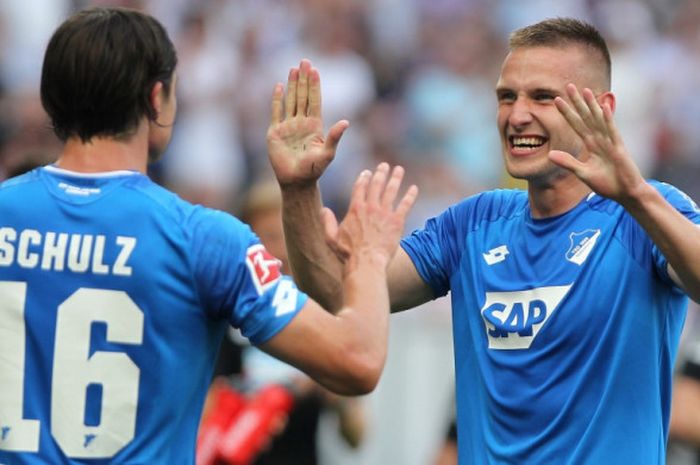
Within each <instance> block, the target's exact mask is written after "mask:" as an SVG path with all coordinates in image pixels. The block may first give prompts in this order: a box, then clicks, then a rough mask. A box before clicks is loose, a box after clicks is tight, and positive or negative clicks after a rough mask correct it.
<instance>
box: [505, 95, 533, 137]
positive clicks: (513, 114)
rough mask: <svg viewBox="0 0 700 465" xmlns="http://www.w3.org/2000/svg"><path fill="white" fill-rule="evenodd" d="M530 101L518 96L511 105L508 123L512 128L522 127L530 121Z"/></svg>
mask: <svg viewBox="0 0 700 465" xmlns="http://www.w3.org/2000/svg"><path fill="white" fill-rule="evenodd" d="M532 119H533V117H532V112H531V111H530V103H529V102H528V101H527V99H525V98H523V97H518V98H517V99H515V102H513V105H512V106H511V110H510V115H508V123H509V124H510V125H511V126H512V127H514V128H516V129H517V128H522V127H524V126H527V125H528V124H530V123H531V122H532Z"/></svg>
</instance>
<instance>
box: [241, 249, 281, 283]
mask: <svg viewBox="0 0 700 465" xmlns="http://www.w3.org/2000/svg"><path fill="white" fill-rule="evenodd" d="M245 262H246V265H247V266H248V270H249V271H250V276H251V277H252V278H253V283H254V284H255V288H256V289H257V290H258V294H262V293H263V292H264V291H265V289H267V288H269V287H270V286H272V285H273V284H274V283H275V282H277V280H278V279H279V278H280V276H282V273H281V271H280V267H281V265H282V262H281V261H280V260H278V259H277V258H275V257H273V256H272V255H271V254H270V252H268V251H267V249H266V248H265V246H264V245H262V244H255V245H251V246H250V247H248V250H247V251H246V260H245Z"/></svg>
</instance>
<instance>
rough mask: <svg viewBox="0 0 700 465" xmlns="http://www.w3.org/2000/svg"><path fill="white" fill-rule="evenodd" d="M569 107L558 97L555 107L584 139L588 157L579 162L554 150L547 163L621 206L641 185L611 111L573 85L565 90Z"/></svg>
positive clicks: (641, 181)
mask: <svg viewBox="0 0 700 465" xmlns="http://www.w3.org/2000/svg"><path fill="white" fill-rule="evenodd" d="M567 94H568V96H569V98H570V100H571V103H572V104H571V105H570V104H568V103H567V102H566V101H565V100H564V99H562V98H561V97H557V98H556V100H555V104H556V106H557V109H558V110H559V111H560V112H561V114H562V115H563V116H564V118H565V119H566V121H567V122H568V123H569V125H571V127H572V128H573V129H574V130H575V131H576V132H577V133H578V135H579V136H580V137H581V138H582V139H583V142H584V144H585V146H586V150H587V151H588V153H589V156H588V157H587V159H586V160H579V159H576V158H575V157H573V156H572V155H571V154H569V153H566V152H562V151H558V150H553V151H552V152H550V155H549V157H550V159H551V160H552V161H553V162H555V163H556V164H558V165H560V166H562V167H564V168H566V169H569V170H571V171H572V172H574V174H576V176H578V177H579V178H580V179H581V180H582V181H583V182H585V183H586V184H587V185H588V186H589V187H590V188H591V189H592V190H593V191H594V192H596V193H598V194H600V195H602V196H604V197H607V198H610V199H613V200H616V201H618V202H620V203H624V201H625V200H626V199H627V198H629V197H630V196H631V195H632V194H633V193H634V192H635V191H636V189H638V188H639V186H640V185H642V184H643V183H644V178H643V177H642V175H641V173H640V171H639V169H638V168H637V165H636V164H635V163H634V161H633V160H632V158H631V157H630V155H629V153H628V152H627V150H626V149H625V146H624V143H623V141H622V137H621V136H620V133H619V132H618V130H617V127H616V126H615V123H614V121H613V115H612V108H611V107H610V105H608V104H606V105H603V106H601V105H600V104H599V103H598V101H597V100H596V96H595V95H594V94H593V92H592V91H591V90H590V89H584V90H583V93H582V94H581V93H579V91H578V89H577V88H576V86H575V85H573V84H569V85H568V86H567Z"/></svg>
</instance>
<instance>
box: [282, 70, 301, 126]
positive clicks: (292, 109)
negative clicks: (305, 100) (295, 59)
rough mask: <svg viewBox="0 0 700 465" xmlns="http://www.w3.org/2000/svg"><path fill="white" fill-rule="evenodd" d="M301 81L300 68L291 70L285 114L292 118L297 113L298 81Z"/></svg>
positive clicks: (288, 79)
mask: <svg viewBox="0 0 700 465" xmlns="http://www.w3.org/2000/svg"><path fill="white" fill-rule="evenodd" d="M298 81H299V69H298V68H292V69H290V70H289V76H288V77H287V97H286V98H285V100H284V114H285V116H286V117H287V118H291V117H292V116H294V115H296V113H297V82H298Z"/></svg>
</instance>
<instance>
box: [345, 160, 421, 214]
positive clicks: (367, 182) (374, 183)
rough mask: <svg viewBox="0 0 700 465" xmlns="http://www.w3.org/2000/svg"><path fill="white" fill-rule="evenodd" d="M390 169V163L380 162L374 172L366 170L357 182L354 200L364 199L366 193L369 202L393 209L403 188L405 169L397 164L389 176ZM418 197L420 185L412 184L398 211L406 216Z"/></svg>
mask: <svg viewBox="0 0 700 465" xmlns="http://www.w3.org/2000/svg"><path fill="white" fill-rule="evenodd" d="M389 170H390V168H389V164H388V163H380V164H379V166H377V169H376V171H375V172H374V173H373V174H372V173H371V172H370V171H364V172H363V173H362V174H361V175H360V177H358V180H357V182H356V183H355V188H354V190H353V197H354V201H361V200H363V197H364V196H365V193H366V200H367V202H368V203H378V204H380V205H381V206H382V208H383V209H385V210H392V209H393V205H394V203H395V201H396V198H397V197H398V193H399V190H400V189H401V184H402V182H403V178H404V174H405V170H404V169H403V167H401V166H395V167H394V169H393V170H392V172H391V176H389ZM417 198H418V187H416V186H415V185H411V186H410V187H409V188H408V189H407V190H406V193H405V194H404V195H403V197H402V198H401V200H400V201H399V203H398V205H397V206H396V209H395V211H396V213H398V214H399V215H401V216H402V217H406V215H407V214H408V212H409V211H410V210H411V208H413V205H414V204H415V202H416V199H417Z"/></svg>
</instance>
